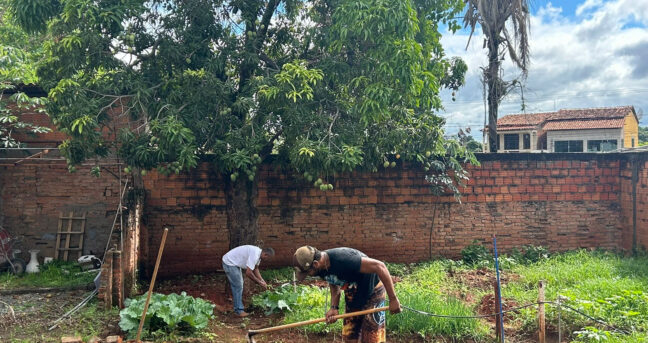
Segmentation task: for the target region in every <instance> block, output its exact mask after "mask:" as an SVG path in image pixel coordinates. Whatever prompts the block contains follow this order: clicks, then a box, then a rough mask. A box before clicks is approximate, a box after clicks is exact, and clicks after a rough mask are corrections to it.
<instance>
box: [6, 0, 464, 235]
mask: <svg viewBox="0 0 648 343" xmlns="http://www.w3.org/2000/svg"><path fill="white" fill-rule="evenodd" d="M12 1H13V3H12V8H13V10H14V11H15V13H16V14H17V18H16V19H17V22H19V23H21V25H22V26H23V27H24V28H26V29H29V30H32V31H39V30H45V32H46V33H47V35H48V37H50V39H49V40H48V41H47V42H46V44H45V50H46V51H45V52H46V59H44V61H43V63H42V64H40V66H39V70H38V75H39V77H40V82H41V85H43V87H45V89H46V90H47V91H48V92H49V99H50V104H49V106H48V110H49V113H50V115H51V116H52V118H53V119H54V122H55V123H56V124H57V126H58V128H59V129H60V130H62V131H63V132H65V133H67V134H68V135H69V136H70V139H69V140H67V141H65V142H64V143H63V144H62V145H61V147H60V148H61V151H62V153H63V154H64V155H65V156H66V158H67V159H68V161H69V164H70V168H71V169H73V168H74V165H76V164H78V163H80V162H82V161H84V160H87V159H90V158H94V157H100V156H106V155H107V154H108V153H110V152H116V153H117V154H118V155H119V156H121V157H122V158H123V159H124V160H125V161H126V162H127V163H128V164H129V166H130V167H129V169H130V168H131V167H134V168H137V169H141V170H147V169H152V168H157V169H158V170H159V171H160V172H161V173H169V172H175V173H179V172H180V171H182V170H187V169H190V168H193V167H195V166H196V165H197V163H198V162H199V161H208V162H210V163H211V168H212V171H213V173H215V174H217V175H220V176H221V177H222V180H223V184H224V192H225V199H226V211H227V219H228V221H227V225H228V229H229V242H230V246H231V247H235V246H238V245H241V244H250V243H252V244H253V243H255V242H256V240H257V236H258V210H257V208H256V201H257V195H258V190H257V181H258V178H257V168H258V166H259V165H260V164H261V163H262V162H263V161H269V160H272V161H274V163H276V164H277V165H278V166H282V168H283V170H285V171H292V172H296V173H298V175H302V178H303V179H302V182H307V183H303V184H307V185H314V186H315V187H316V188H318V189H320V190H322V191H330V190H332V189H333V183H334V180H335V175H336V173H337V172H348V171H351V170H355V169H364V170H368V171H380V170H382V168H388V167H394V166H395V165H396V161H397V160H399V159H400V160H406V161H412V162H414V163H418V164H420V165H421V167H422V168H424V169H425V170H428V171H429V175H428V177H427V180H428V181H429V182H430V183H431V185H432V186H435V187H436V186H439V187H445V188H449V189H451V190H452V191H454V192H458V190H457V187H456V184H457V183H459V182H461V181H462V180H463V179H465V178H466V173H465V171H464V170H463V169H462V165H461V164H462V163H471V162H474V163H476V161H475V159H474V155H472V154H471V153H470V152H468V151H466V149H465V148H463V147H462V146H461V145H460V144H459V142H457V141H456V140H445V139H444V138H443V130H442V128H441V126H442V123H443V119H442V118H440V117H439V116H437V115H435V114H434V111H435V110H438V109H440V108H441V99H440V98H439V96H438V93H439V90H440V88H442V87H448V88H453V89H456V88H457V87H459V86H461V84H462V83H463V74H464V72H465V63H463V61H461V60H453V59H451V58H448V57H446V56H445V54H444V52H443V47H442V46H441V44H440V37H441V34H440V32H439V26H440V24H441V23H445V24H447V26H448V27H450V29H451V30H453V31H454V30H457V29H459V28H460V25H459V24H458V23H457V22H456V21H455V19H453V18H455V17H456V16H457V15H459V13H460V12H461V9H462V2H461V1H460V0H439V1H427V0H403V1H393V0H336V1H329V0H314V1H308V2H306V1H300V0H192V1H175V0H146V1H144V0H121V1H114V0H95V1H86V0H53V1H50V0H12ZM111 110H117V111H111ZM114 112H117V113H122V115H123V116H128V118H131V119H133V120H138V121H140V122H141V123H142V125H140V126H138V127H135V128H133V129H129V130H122V131H121V132H120V133H119V135H117V136H118V139H117V141H116V142H110V141H107V140H105V137H106V132H110V131H111V130H113V129H112V125H111V121H112V120H113V117H112V116H111V115H110V114H111V113H114ZM270 155H273V158H269V157H270Z"/></svg>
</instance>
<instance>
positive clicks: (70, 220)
mask: <svg viewBox="0 0 648 343" xmlns="http://www.w3.org/2000/svg"><path fill="white" fill-rule="evenodd" d="M65 221H67V223H65ZM75 221H77V222H78V221H81V223H80V225H81V228H80V229H79V231H72V229H73V228H74V227H75V225H74V222H75ZM65 224H67V225H65ZM85 225H86V213H85V212H84V213H83V216H81V217H75V216H74V212H70V215H69V216H68V217H64V216H63V212H60V216H59V222H58V232H57V233H56V251H55V252H54V259H57V260H58V259H59V256H60V255H61V254H60V253H61V252H63V258H62V260H63V261H67V260H68V253H69V252H70V251H76V252H77V254H78V256H77V259H78V258H79V257H81V254H82V253H83V236H84V234H85ZM64 227H65V228H66V231H63V228H64ZM72 235H79V239H78V242H79V245H77V246H73V247H70V243H71V241H72ZM63 240H64V244H63V246H62V247H61V243H63Z"/></svg>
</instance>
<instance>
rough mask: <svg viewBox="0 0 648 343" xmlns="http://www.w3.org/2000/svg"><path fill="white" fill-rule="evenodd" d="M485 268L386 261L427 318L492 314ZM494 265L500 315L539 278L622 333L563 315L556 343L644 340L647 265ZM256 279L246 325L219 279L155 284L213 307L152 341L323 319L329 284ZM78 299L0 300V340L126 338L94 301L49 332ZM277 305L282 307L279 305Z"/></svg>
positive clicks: (410, 302)
mask: <svg viewBox="0 0 648 343" xmlns="http://www.w3.org/2000/svg"><path fill="white" fill-rule="evenodd" d="M489 263H490V261H488V260H485V261H481V262H479V261H477V262H476V263H474V264H471V265H466V264H465V263H462V262H461V261H449V260H439V261H432V262H426V263H421V264H417V265H391V264H390V265H389V266H388V267H389V268H390V270H392V274H394V275H396V276H395V281H397V282H396V291H397V294H398V296H399V299H400V300H401V304H402V305H405V306H409V307H412V308H414V309H418V310H422V311H425V312H429V313H432V314H441V315H450V316H478V315H486V314H491V313H493V312H494V311H495V298H494V295H493V293H494V292H493V282H494V280H495V278H496V275H495V272H494V270H493V268H491V267H489V266H488V264H489ZM500 263H501V266H502V272H501V273H500V276H501V282H502V295H503V308H504V310H507V309H512V308H515V307H517V306H522V305H525V304H532V303H534V302H536V301H537V296H538V294H537V284H538V281H539V280H546V281H547V287H546V299H547V300H548V301H555V300H556V299H557V297H558V296H559V295H560V296H561V299H562V302H563V303H564V304H567V305H569V306H572V307H573V308H575V309H578V310H579V311H582V312H583V313H585V314H587V315H588V316H591V317H595V318H598V319H601V320H603V321H605V322H606V323H608V324H609V325H610V326H613V327H616V328H619V329H620V330H623V331H624V332H626V334H621V333H618V332H617V333H615V332H614V330H612V329H610V328H609V327H606V326H604V325H600V324H599V323H596V322H594V321H592V320H590V319H588V318H586V317H585V316H583V315H581V314H577V313H575V312H570V311H568V310H567V309H566V308H563V311H562V312H561V319H560V320H561V321H560V324H561V330H562V337H563V342H579V343H590V342H598V341H606V342H613V343H630V342H633V343H634V342H648V340H647V339H646V330H647V328H648V293H646V292H645V290H646V289H648V258H646V257H638V258H624V257H622V256H620V255H617V254H613V253H606V252H585V251H579V252H571V253H566V254H561V255H556V256H553V257H551V258H544V257H543V258H541V259H539V260H535V259H533V260H529V261H527V260H524V259H520V258H517V259H516V258H511V257H508V256H503V257H502V259H501V261H500ZM262 274H263V276H264V278H265V279H266V281H268V283H269V284H271V285H272V286H273V288H272V289H271V290H269V291H265V290H263V289H261V288H260V287H256V286H254V284H253V282H251V281H250V280H249V279H246V282H245V283H246V288H245V297H244V300H245V304H246V305H247V306H248V309H249V311H250V316H249V317H247V318H243V319H241V318H238V317H234V316H232V313H231V307H232V303H231V297H230V296H229V292H228V289H227V283H226V281H225V280H226V278H225V275H224V274H218V273H216V274H210V275H193V276H185V277H181V278H176V279H173V280H161V281H160V282H158V284H156V286H155V292H156V293H163V294H171V293H176V294H179V293H181V292H186V293H187V294H188V295H191V296H193V297H198V298H203V299H206V300H208V301H209V302H211V303H212V304H214V305H215V308H214V311H213V312H214V318H213V319H212V320H210V321H209V323H208V326H207V327H206V329H205V330H203V331H202V332H200V333H196V334H194V335H193V337H191V338H182V337H179V336H173V337H166V338H160V339H158V340H157V341H158V342H162V341H175V342H182V341H185V342H246V335H247V332H248V330H250V329H259V328H265V327H270V326H276V325H282V324H286V323H290V322H296V321H302V320H308V319H314V318H319V317H322V316H323V314H324V311H325V308H326V304H325V302H326V301H327V293H328V289H327V287H326V286H327V285H326V283H324V282H322V281H319V280H315V279H313V280H309V281H308V282H307V283H306V285H297V286H296V287H295V286H293V284H292V282H291V281H292V270H291V269H290V268H283V269H279V270H268V271H263V272H262ZM295 288H296V291H295ZM142 289H144V288H142ZM84 294H85V293H84V292H82V291H75V292H60V293H52V294H47V293H46V294H30V295H12V296H4V297H3V301H5V302H7V300H6V299H8V300H9V301H11V306H13V308H14V309H15V310H16V317H19V318H18V319H17V320H16V321H15V323H16V325H13V326H12V325H9V324H7V325H2V326H0V341H2V342H5V341H6V342H23V341H21V339H22V340H24V341H30V340H31V341H39V342H41V341H42V342H59V341H60V337H61V336H65V335H74V334H75V333H80V334H81V335H83V336H84V337H86V338H87V337H90V336H92V335H97V336H99V337H106V336H107V335H111V334H117V333H121V334H122V335H123V333H122V332H121V330H120V328H119V327H118V325H117V322H118V321H119V316H118V315H117V310H113V311H112V312H103V311H100V310H98V309H97V304H96V302H94V303H91V304H89V305H88V306H87V308H85V309H84V310H83V311H80V312H79V313H78V314H76V315H75V316H74V317H73V318H72V319H68V320H66V321H64V323H63V324H62V328H57V329H56V330H54V331H52V332H49V331H47V330H46V326H47V324H48V323H49V322H51V321H52V320H54V319H56V318H58V317H59V316H60V315H61V314H63V313H65V312H66V311H67V309H69V308H71V307H72V306H74V305H76V303H78V302H79V301H80V300H81V299H82V298H83V296H84ZM7 297H9V298H7ZM253 299H254V300H253ZM279 300H284V303H282V305H281V306H279V305H280V303H279ZM253 302H254V303H255V304H256V306H253V305H252V303H253ZM273 304H274V305H273ZM284 305H287V306H284ZM288 307H289V308H288ZM0 311H1V310H0ZM267 312H274V313H270V314H268V313H267ZM0 313H1V314H2V315H4V316H6V315H7V313H6V312H4V313H2V312H0ZM536 316H537V305H534V306H531V307H528V308H524V309H520V310H517V311H514V312H510V313H507V314H506V315H505V317H504V328H505V331H504V332H505V336H506V341H507V342H510V343H522V342H537V338H536V336H535V334H536V331H537V319H536ZM6 318H7V317H4V318H3V319H6ZM2 322H6V321H2ZM546 322H547V324H546V325H547V342H557V331H558V311H557V309H556V307H555V306H552V305H547V306H546ZM387 325H388V330H387V331H388V341H389V342H435V341H441V342H443V341H453V342H491V341H493V339H494V332H495V329H494V328H495V317H487V318H481V319H467V318H464V319H448V318H438V317H429V316H424V315H421V314H417V313H414V312H411V311H407V310H404V312H403V313H401V314H398V315H396V316H391V315H388V316H387ZM16 327H18V328H16ZM340 327H341V326H340V324H339V323H336V324H335V325H331V326H327V325H325V324H316V325H311V326H305V327H301V328H298V329H291V330H282V331H277V332H273V333H270V334H260V335H258V336H256V337H255V338H256V340H257V342H315V343H319V342H335V341H338V342H340V341H341V335H340V332H341V330H340V329H341V328H340Z"/></svg>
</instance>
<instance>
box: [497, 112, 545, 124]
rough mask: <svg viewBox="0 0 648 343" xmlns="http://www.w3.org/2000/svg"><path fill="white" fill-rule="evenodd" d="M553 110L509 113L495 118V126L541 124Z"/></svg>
mask: <svg viewBox="0 0 648 343" xmlns="http://www.w3.org/2000/svg"><path fill="white" fill-rule="evenodd" d="M554 113H555V112H544V113H530V114H509V115H506V116H503V117H501V118H499V119H498V120H497V126H500V125H506V126H527V125H538V124H542V123H543V122H544V121H545V120H547V118H548V117H549V116H551V115H552V114H554Z"/></svg>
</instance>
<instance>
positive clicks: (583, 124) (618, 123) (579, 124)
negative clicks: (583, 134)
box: [544, 118, 625, 131]
mask: <svg viewBox="0 0 648 343" xmlns="http://www.w3.org/2000/svg"><path fill="white" fill-rule="evenodd" d="M624 123H625V119H624V118H612V119H588V120H552V121H548V122H547V123H546V124H545V125H544V130H545V131H555V130H585V129H619V128H622V127H623V124H624Z"/></svg>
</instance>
